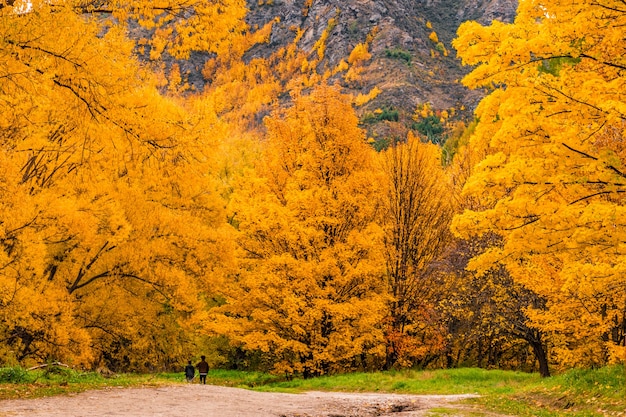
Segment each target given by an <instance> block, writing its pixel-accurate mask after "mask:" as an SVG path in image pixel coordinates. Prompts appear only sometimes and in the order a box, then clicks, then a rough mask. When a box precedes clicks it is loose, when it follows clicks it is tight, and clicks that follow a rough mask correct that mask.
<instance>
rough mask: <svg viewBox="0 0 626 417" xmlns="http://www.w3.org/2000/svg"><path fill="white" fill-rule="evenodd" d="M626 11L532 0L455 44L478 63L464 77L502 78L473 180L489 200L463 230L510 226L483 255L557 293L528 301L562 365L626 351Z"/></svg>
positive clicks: (536, 288)
mask: <svg viewBox="0 0 626 417" xmlns="http://www.w3.org/2000/svg"><path fill="white" fill-rule="evenodd" d="M624 23H626V10H624V7H623V3H622V2H620V1H611V0H608V1H602V2H596V1H582V2H572V1H558V2H548V1H533V2H520V4H519V8H518V14H517V17H516V19H515V22H514V23H512V24H504V23H500V22H497V21H494V22H493V23H492V25H491V26H488V27H482V26H480V25H479V24H477V23H473V22H469V23H465V24H464V25H462V26H461V28H460V29H459V32H458V34H459V37H458V38H457V39H456V40H455V42H454V46H455V47H456V48H457V50H458V51H459V56H461V57H462V59H463V62H464V63H466V64H469V65H476V68H475V69H474V70H473V71H472V72H471V73H470V74H469V75H468V76H467V77H466V78H465V79H464V83H465V84H466V85H468V86H469V87H472V88H481V87H487V88H490V89H492V92H491V93H490V94H489V95H488V96H487V97H486V98H485V99H484V100H483V101H482V102H481V103H480V105H479V106H478V108H477V110H476V114H477V116H478V117H479V119H480V123H479V125H478V127H477V128H476V131H475V134H474V136H473V138H472V139H471V142H470V146H473V147H478V148H481V149H485V150H486V153H487V156H486V157H485V158H484V159H483V160H482V162H480V163H479V164H478V165H477V166H476V169H475V171H474V173H473V174H472V176H471V177H470V179H469V181H468V182H467V184H466V186H465V193H466V195H469V196H482V198H483V199H484V202H485V204H484V205H483V207H482V208H480V209H475V210H467V211H466V212H464V213H463V214H462V215H461V216H459V217H458V218H457V219H456V221H455V225H454V226H455V230H456V231H457V232H458V233H459V234H461V235H463V236H470V235H483V234H485V233H491V232H493V233H496V234H498V235H500V236H502V238H503V245H502V247H494V248H492V249H491V250H488V251H486V252H485V253H484V254H483V255H481V256H479V257H478V258H476V259H475V260H474V261H472V262H471V263H470V265H471V267H472V268H474V269H476V270H483V271H484V270H487V269H489V268H490V267H491V266H492V265H494V264H495V263H498V262H501V263H504V264H505V265H506V267H507V269H508V270H509V271H510V273H511V274H512V276H513V278H514V279H515V281H516V282H518V283H520V284H522V285H524V286H525V287H526V288H528V289H530V290H532V291H533V292H535V293H536V294H538V295H539V296H541V297H543V298H545V300H546V303H547V310H545V311H543V310H538V309H533V308H529V309H528V310H527V311H526V313H527V314H528V316H529V317H530V318H531V320H532V322H533V323H534V325H535V326H538V328H540V329H541V330H543V331H544V332H546V333H548V334H549V335H550V343H551V344H553V346H554V348H553V353H554V357H555V358H556V359H558V361H559V362H560V363H562V364H569V365H572V364H574V365H581V364H604V363H607V362H611V361H616V360H618V359H619V358H623V357H624V348H623V347H621V348H620V347H619V346H620V345H622V346H623V345H624V344H625V341H626V339H625V337H626V332H625V330H626V324H625V318H626V313H625V312H626V282H625V281H624V274H623V273H622V269H623V263H624V253H623V252H624V251H623V244H622V243H621V241H622V238H623V236H622V234H623V229H624V227H623V224H622V223H621V221H620V219H621V218H623V217H624V201H623V194H624V176H625V174H624V168H623V163H624V154H623V146H622V142H623V137H624V127H625V126H626V121H625V117H624V115H625V114H626V111H625V110H626V105H625V104H624V91H626V88H625V87H626V86H625V77H624V69H625V68H626V61H625V60H624V57H625V56H626V54H625V53H624V52H625V51H624V48H625V45H624V42H622V41H621V40H622V39H623V37H624V30H623V28H624Z"/></svg>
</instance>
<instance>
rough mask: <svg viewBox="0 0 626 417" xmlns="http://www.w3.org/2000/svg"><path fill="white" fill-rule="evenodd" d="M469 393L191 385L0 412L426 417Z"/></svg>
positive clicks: (105, 393)
mask: <svg viewBox="0 0 626 417" xmlns="http://www.w3.org/2000/svg"><path fill="white" fill-rule="evenodd" d="M469 397H472V395H396V394H360V393H359V394H356V393H354V394H353V393H330V392H308V393H305V394H279V393H262V392H255V391H248V390H243V389H238V388H226V387H218V386H213V385H196V384H194V385H177V386H167V387H160V388H111V389H105V390H98V391H87V392H84V393H81V394H75V395H71V396H58V397H50V398H39V399H34V400H5V401H0V417H20V416H24V417H26V416H28V417H44V416H45V417H87V416H89V417H93V416H97V417H119V416H124V417H166V416H167V417H170V416H171V417H174V416H176V417H177V416H181V417H348V416H350V417H370V416H372V417H373V416H377V417H378V416H388V417H390V416H397V417H409V416H427V415H429V414H428V410H429V409H432V408H437V407H443V408H446V409H447V410H451V409H455V410H459V414H458V415H467V414H463V413H462V411H461V410H465V411H466V412H467V411H469V410H468V407H467V406H462V405H460V404H458V401H460V400H462V399H465V398H469ZM446 415H447V416H451V414H446ZM473 415H476V414H473Z"/></svg>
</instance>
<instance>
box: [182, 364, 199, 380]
mask: <svg viewBox="0 0 626 417" xmlns="http://www.w3.org/2000/svg"><path fill="white" fill-rule="evenodd" d="M194 376H196V368H194V367H193V365H192V364H191V361H189V362H187V366H185V378H186V379H187V382H191V381H193V377H194Z"/></svg>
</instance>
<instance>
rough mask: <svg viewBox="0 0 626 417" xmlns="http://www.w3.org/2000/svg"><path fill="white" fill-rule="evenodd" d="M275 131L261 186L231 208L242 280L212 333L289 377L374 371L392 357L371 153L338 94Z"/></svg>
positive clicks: (299, 100) (240, 195) (317, 98)
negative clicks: (387, 354)
mask: <svg viewBox="0 0 626 417" xmlns="http://www.w3.org/2000/svg"><path fill="white" fill-rule="evenodd" d="M266 124H267V128H268V143H267V149H266V151H265V154H264V159H265V160H264V161H263V162H262V163H260V166H259V167H258V173H259V175H260V176H259V177H258V178H257V177H256V176H254V175H253V176H251V177H250V178H249V180H248V184H246V186H244V187H242V188H241V190H239V191H237V192H236V194H235V196H234V197H233V202H232V210H234V212H235V215H234V222H235V224H236V225H237V227H238V229H239V232H240V234H241V236H240V238H239V244H240V250H241V258H240V269H239V271H240V272H239V273H238V274H237V275H236V276H234V277H233V278H232V282H231V283H230V285H228V286H227V291H225V293H224V294H225V302H226V304H224V305H223V306H221V307H220V308H219V309H217V313H218V314H217V321H216V323H215V324H214V325H213V326H210V327H211V328H212V329H213V330H214V331H216V332H220V333H222V334H225V335H227V336H228V337H229V338H230V339H231V340H232V343H234V344H235V345H238V346H241V347H242V348H243V349H244V350H246V351H248V352H258V353H259V354H260V355H261V357H262V358H263V360H264V362H265V363H267V364H268V365H269V366H270V368H271V369H272V370H273V371H274V372H277V373H280V374H284V373H288V374H300V375H303V376H305V377H308V376H313V375H320V374H326V373H330V372H338V371H343V370H346V369H350V368H352V367H358V366H360V367H364V366H365V362H367V361H370V360H372V358H374V359H375V358H381V357H383V356H384V348H383V328H382V325H381V322H382V318H383V316H384V312H385V307H386V295H385V294H386V292H385V285H384V280H383V269H382V268H383V263H382V260H381V259H380V253H381V243H382V239H381V237H382V236H381V231H380V229H379V227H378V226H377V225H376V224H375V222H374V221H375V216H376V204H375V201H376V198H375V197H376V187H375V184H376V182H375V181H372V172H373V171H372V152H373V150H372V149H371V148H370V147H369V146H368V145H367V144H366V143H365V140H364V135H363V132H362V131H361V130H360V129H359V128H358V127H357V124H358V119H357V117H356V115H355V114H354V111H353V109H352V108H351V105H350V101H349V99H348V98H347V97H344V96H342V95H341V94H340V93H339V92H338V91H337V89H335V88H332V87H325V86H323V87H319V88H316V89H315V90H314V91H313V92H312V93H311V94H310V95H308V96H297V97H295V100H294V106H293V107H292V108H289V109H287V110H286V111H285V112H284V114H279V113H277V114H275V115H274V116H273V117H271V118H268V119H266ZM364 358H365V359H364ZM364 361H365V362H364Z"/></svg>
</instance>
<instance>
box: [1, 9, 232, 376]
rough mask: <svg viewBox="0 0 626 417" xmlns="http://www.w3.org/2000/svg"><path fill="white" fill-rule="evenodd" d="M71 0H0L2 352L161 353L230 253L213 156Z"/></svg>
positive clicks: (181, 114)
mask: <svg viewBox="0 0 626 417" xmlns="http://www.w3.org/2000/svg"><path fill="white" fill-rule="evenodd" d="M15 7H17V6H15ZM79 11H80V13H79V12H78V11H77V5H76V3H73V2H62V3H61V2H60V3H50V2H31V3H29V7H28V9H27V10H23V9H15V8H12V7H4V8H2V9H0V31H1V38H2V39H1V40H0V56H2V60H1V61H2V64H0V109H1V111H0V114H1V115H0V132H1V135H2V137H3V142H2V148H1V152H0V153H1V158H2V162H3V164H2V166H3V167H6V168H5V169H4V170H3V172H2V174H1V175H0V183H2V194H1V197H0V199H1V204H2V207H3V213H7V215H6V216H5V217H4V218H3V219H2V229H1V230H0V241H1V242H2V245H1V249H2V251H1V255H0V258H1V259H2V261H1V264H2V265H1V266H0V268H1V269H0V271H1V272H0V280H1V281H2V286H1V288H2V292H1V294H0V297H2V298H1V303H0V332H2V336H1V339H2V340H3V345H2V348H1V350H0V353H1V354H2V355H3V360H17V361H27V360H50V359H60V360H64V361H66V362H70V363H73V364H76V365H84V366H97V365H100V364H102V365H105V366H113V367H120V368H126V369H128V368H135V369H140V368H144V367H145V366H146V361H148V362H149V363H151V364H154V366H167V365H171V364H172V363H176V362H178V361H180V359H181V358H182V357H183V356H185V355H186V354H187V353H188V352H189V349H190V346H189V340H188V339H185V338H183V337H182V336H184V334H185V332H183V329H184V326H185V325H186V323H188V322H189V321H190V320H192V319H193V316H194V315H195V314H196V312H197V311H200V310H201V309H202V308H203V307H204V306H206V301H205V299H204V298H205V295H206V294H207V293H208V292H210V291H211V287H212V279H213V278H215V277H216V276H219V274H220V272H219V269H220V266H219V265H221V264H222V261H224V262H227V258H228V254H229V251H230V248H229V246H228V242H229V238H228V229H226V228H223V229H222V228H221V226H222V225H224V221H223V219H224V218H223V216H222V214H223V204H222V202H221V200H220V198H219V194H218V190H219V187H218V185H217V184H216V182H215V181H214V178H213V177H212V175H211V172H212V170H211V166H212V162H213V161H212V159H211V157H210V155H209V153H208V152H209V151H208V150H207V149H206V147H205V146H203V145H202V141H201V139H202V138H203V136H202V135H201V134H200V132H199V131H196V130H195V126H197V123H196V122H195V121H194V120H193V117H192V116H191V115H189V114H188V112H187V110H186V109H184V108H183V107H181V106H180V105H178V104H177V103H175V102H174V101H172V100H169V99H166V98H164V97H162V96H161V95H160V94H159V93H158V91H157V87H156V81H155V79H154V77H152V75H151V74H150V73H149V72H147V71H145V70H144V69H143V68H142V67H141V66H140V65H139V63H138V62H137V60H136V59H135V58H134V57H133V56H132V51H133V49H134V44H133V43H132V42H130V41H128V40H127V39H126V38H125V36H124V28H121V27H115V26H108V25H107V24H105V23H106V22H105V21H102V20H99V19H92V18H88V17H87V18H86V17H85V16H84V15H83V14H82V12H83V11H82V10H79ZM203 133H204V134H210V133H211V132H210V131H209V132H203ZM212 139H213V138H212ZM192 163H193V164H192ZM174 334H178V335H180V336H181V338H174V339H173V340H172V339H168V338H171V336H172V335H174ZM173 342H174V343H173Z"/></svg>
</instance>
